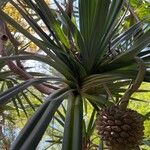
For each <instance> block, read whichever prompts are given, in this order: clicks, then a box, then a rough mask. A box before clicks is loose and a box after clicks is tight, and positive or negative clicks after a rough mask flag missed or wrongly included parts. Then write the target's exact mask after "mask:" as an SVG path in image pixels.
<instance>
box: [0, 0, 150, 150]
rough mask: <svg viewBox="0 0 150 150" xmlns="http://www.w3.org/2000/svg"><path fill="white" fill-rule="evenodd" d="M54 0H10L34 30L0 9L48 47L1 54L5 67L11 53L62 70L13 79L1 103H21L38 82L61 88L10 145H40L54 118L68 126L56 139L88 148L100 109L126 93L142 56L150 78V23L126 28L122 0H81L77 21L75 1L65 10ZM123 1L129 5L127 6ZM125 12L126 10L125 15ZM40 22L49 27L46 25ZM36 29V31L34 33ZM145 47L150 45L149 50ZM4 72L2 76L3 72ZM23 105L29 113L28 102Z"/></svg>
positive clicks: (76, 148)
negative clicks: (50, 0)
mask: <svg viewBox="0 0 150 150" xmlns="http://www.w3.org/2000/svg"><path fill="white" fill-rule="evenodd" d="M54 2H55V4H56V6H57V9H58V11H54V10H53V9H51V8H50V7H49V6H48V5H47V3H46V2H45V1H44V0H36V1H34V2H33V1H32V0H23V1H19V0H18V1H17V2H16V1H15V0H14V1H13V0H10V3H11V5H13V7H15V8H16V10H17V11H18V12H19V13H20V15H21V16H22V17H23V18H24V20H26V23H28V26H30V28H32V30H27V28H24V26H22V25H21V24H19V23H20V22H17V20H16V19H15V18H11V17H10V15H8V14H7V13H5V11H4V9H5V8H3V9H2V8H1V9H0V18H1V19H2V20H5V21H6V22H7V23H8V24H10V25H11V26H13V27H14V28H15V29H16V30H17V31H18V32H20V33H21V34H23V35H24V36H26V37H27V38H28V39H29V40H31V41H32V42H34V43H35V44H36V45H37V46H38V47H39V48H40V49H41V50H43V51H44V52H45V55H42V54H34V53H33V54H31V53H28V52H26V51H25V50H23V51H21V52H20V53H19V54H18V55H5V56H3V57H1V58H0V62H1V64H3V65H2V66H1V67H2V68H3V67H4V65H5V62H7V61H8V58H9V60H29V59H33V60H37V61H41V62H44V63H46V64H48V65H50V66H52V67H53V68H55V69H56V70H57V71H58V72H59V73H60V74H61V77H53V76H46V75H41V76H40V77H38V75H37V74H34V73H33V78H30V79H28V80H27V78H25V80H26V81H25V82H21V83H20V82H18V77H16V79H17V80H16V81H15V84H16V85H15V86H13V84H14V83H13V84H12V86H9V89H8V90H6V91H4V92H2V93H1V94H0V105H1V106H4V105H5V104H8V105H9V102H10V101H13V99H14V98H13V97H14V96H15V97H17V99H19V102H20V103H22V100H21V99H20V96H21V95H20V94H22V95H23V94H24V92H23V91H25V90H26V89H27V88H28V87H29V86H31V85H33V86H36V87H37V86H38V85H41V84H42V83H43V84H44V85H45V84H46V85H47V84H48V85H49V86H50V87H52V86H51V85H52V84H53V85H55V89H56V87H58V88H59V89H58V90H55V91H54V92H53V93H51V92H49V93H47V94H49V95H48V96H46V99H45V100H44V101H43V103H42V104H41V105H40V107H39V108H38V109H37V110H36V112H35V113H34V115H33V117H32V118H31V119H29V121H28V122H27V124H26V126H25V127H24V128H23V129H22V131H21V133H20V134H19V136H18V137H17V139H16V140H15V142H14V143H13V144H12V146H11V148H10V149H11V150H16V149H29V148H30V149H31V150H32V149H35V148H36V147H37V145H38V143H39V142H40V140H41V138H42V136H43V134H44V132H45V131H46V129H47V128H48V126H49V124H51V123H50V122H51V121H52V120H53V119H55V120H56V121H57V122H58V123H59V124H60V125H61V126H62V128H63V133H62V136H61V137H60V138H59V139H61V140H59V141H54V143H55V142H59V143H61V145H62V149H63V150H70V149H73V150H80V149H83V148H85V147H86V148H87V146H88V145H89V142H91V141H89V140H91V138H93V137H92V135H93V133H94V129H95V124H94V121H95V119H94V118H95V114H96V111H97V110H99V109H101V108H102V107H106V106H110V105H113V104H116V103H117V102H118V101H119V100H120V97H121V95H120V94H118V93H122V92H123V93H124V92H125V91H126V88H124V87H125V85H128V84H130V81H131V80H134V79H135V78H136V75H137V73H138V72H140V71H141V70H140V71H138V69H137V64H136V62H135V57H137V56H138V57H140V60H141V59H142V60H141V62H142V64H143V65H145V66H146V74H145V77H144V81H145V82H149V81H150V76H149V75H150V72H149V69H150V68H149V67H150V66H149V54H150V53H149V52H150V51H149V47H148V45H149V41H150V27H149V24H148V25H145V24H144V22H142V21H140V22H137V23H135V24H134V25H132V26H131V27H130V28H128V29H127V30H124V29H125V28H124V27H123V26H122V22H124V19H126V17H125V16H126V13H127V12H126V10H127V9H128V7H127V6H126V5H125V4H124V1H123V0H118V1H115V0H112V1H111V0H107V1H106V0H92V1H91V0H79V1H78V3H79V7H78V10H79V12H77V13H78V15H79V22H76V23H75V20H76V18H74V14H73V13H72V11H71V9H73V6H72V3H71V2H72V1H70V3H69V4H68V8H67V9H66V10H64V9H63V7H62V6H61V5H60V4H59V3H58V2H57V1H56V0H55V1H54ZM24 6H26V7H24ZM123 6H124V7H125V8H126V9H125V10H124V9H122V8H123ZM30 12H32V13H30ZM120 13H121V14H123V16H124V17H123V18H122V17H121V16H120ZM130 13H131V12H130ZM33 14H36V15H33ZM104 14H105V15H104ZM12 17H13V16H12ZM41 22H42V25H44V27H45V28H46V30H43V28H42V27H41ZM78 23H79V25H78ZM33 30H34V34H33V33H32V32H30V31H33ZM35 33H36V34H35ZM37 35H38V36H37ZM145 47H148V48H147V49H144V48H145ZM25 69H26V68H25ZM10 73H12V72H10ZM0 75H3V72H1V73H0ZM3 80H7V77H3ZM13 82H14V81H13ZM52 88H53V87H52ZM18 94H19V95H18ZM114 97H116V99H114ZM15 100H16V99H15ZM25 100H27V99H26V98H25ZM64 101H65V102H66V103H67V106H66V107H64V108H63V110H64V112H63V113H62V112H60V111H59V109H60V106H62V105H63V102H64ZM31 104H32V102H30V101H29V105H30V107H32V105H31ZM89 104H90V105H91V107H93V109H90V111H91V110H92V114H91V115H87V113H90V111H88V107H89ZM21 106H22V110H23V111H24V113H25V114H27V113H26V108H24V105H23V104H21ZM62 107H63V106H62ZM16 109H17V108H16ZM57 116H59V117H60V118H59V117H57ZM86 117H87V118H88V120H89V122H88V123H87V122H86V121H87V120H86ZM53 127H54V125H53V126H52V128H53ZM53 135H54V134H53ZM85 143H86V144H85ZM84 144H85V145H84ZM94 144H97V142H96V143H94ZM92 145H93V143H92ZM84 146H85V147H84Z"/></svg>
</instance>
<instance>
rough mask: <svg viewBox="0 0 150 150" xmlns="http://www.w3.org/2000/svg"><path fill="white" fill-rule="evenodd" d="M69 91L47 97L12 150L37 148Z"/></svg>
mask: <svg viewBox="0 0 150 150" xmlns="http://www.w3.org/2000/svg"><path fill="white" fill-rule="evenodd" d="M68 90H69V89H68V87H67V88H63V89H60V90H58V91H56V92H54V93H53V94H51V95H50V96H48V97H47V99H46V100H45V102H44V103H43V104H42V105H41V106H40V107H39V109H38V110H37V111H36V112H35V114H34V115H33V117H32V118H31V119H30V120H29V121H28V122H27V124H26V125H25V127H24V128H23V129H22V131H21V133H20V134H19V136H18V137H17V139H16V140H15V141H14V143H13V144H12V146H11V148H10V149H11V150H16V149H22V150H26V149H28V148H29V149H31V150H34V149H35V148H36V146H37V145H38V143H39V141H40V139H41V138H42V135H43V134H44V132H45V130H46V128H47V126H48V124H49V122H50V121H51V119H52V117H53V115H54V113H55V111H56V110H57V108H58V107H59V105H60V104H61V102H62V101H63V99H64V97H65V96H66V95H67V94H68V92H70V91H68ZM35 137H36V138H35ZM35 139H36V140H35Z"/></svg>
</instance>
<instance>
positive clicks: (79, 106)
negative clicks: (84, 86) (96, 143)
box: [72, 96, 83, 150]
mask: <svg viewBox="0 0 150 150" xmlns="http://www.w3.org/2000/svg"><path fill="white" fill-rule="evenodd" d="M82 120H83V102H82V98H81V96H77V97H76V99H75V107H74V125H73V146H72V150H82V139H83V138H82V123H83V121H82Z"/></svg>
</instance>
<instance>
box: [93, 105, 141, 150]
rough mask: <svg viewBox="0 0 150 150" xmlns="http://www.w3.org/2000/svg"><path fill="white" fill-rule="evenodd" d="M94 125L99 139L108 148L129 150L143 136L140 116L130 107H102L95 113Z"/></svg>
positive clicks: (136, 144)
mask: <svg viewBox="0 0 150 150" xmlns="http://www.w3.org/2000/svg"><path fill="white" fill-rule="evenodd" d="M96 126H97V130H98V134H99V135H100V137H101V139H102V140H103V141H105V142H106V145H107V146H108V148H109V149H110V150H130V149H134V148H135V147H137V146H138V145H139V144H140V142H141V140H142V138H143V130H144V126H143V119H142V116H141V115H140V114H139V113H138V112H136V111H134V110H131V109H128V108H127V109H126V110H122V109H120V108H119V107H118V106H111V107H108V108H104V109H102V110H101V111H99V112H98V113H97V118H96Z"/></svg>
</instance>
